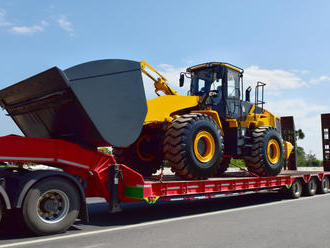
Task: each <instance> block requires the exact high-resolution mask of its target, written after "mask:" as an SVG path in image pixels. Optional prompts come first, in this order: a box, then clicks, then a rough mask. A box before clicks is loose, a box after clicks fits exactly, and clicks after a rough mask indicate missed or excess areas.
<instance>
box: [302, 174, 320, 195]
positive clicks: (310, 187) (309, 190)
mask: <svg viewBox="0 0 330 248" xmlns="http://www.w3.org/2000/svg"><path fill="white" fill-rule="evenodd" d="M316 191H317V182H316V178H314V177H312V178H311V179H310V180H309V181H308V183H304V188H303V193H304V195H306V196H313V195H315V194H316Z"/></svg>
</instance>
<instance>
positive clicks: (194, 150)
mask: <svg viewBox="0 0 330 248" xmlns="http://www.w3.org/2000/svg"><path fill="white" fill-rule="evenodd" d="M163 151H164V154H165V159H166V160H167V161H168V163H169V165H170V166H171V168H172V170H173V171H174V172H175V173H176V175H178V176H180V177H182V178H184V179H205V178H208V177H212V176H216V175H217V172H218V169H219V167H220V166H221V162H222V155H223V138H222V135H221V132H220V129H219V126H218V125H217V123H216V122H215V121H214V120H213V119H212V118H211V117H210V116H208V115H203V114H185V115H182V116H180V117H178V118H176V119H175V120H174V121H173V122H172V124H171V125H170V126H169V127H168V129H167V131H166V133H165V140H164V150H163Z"/></svg>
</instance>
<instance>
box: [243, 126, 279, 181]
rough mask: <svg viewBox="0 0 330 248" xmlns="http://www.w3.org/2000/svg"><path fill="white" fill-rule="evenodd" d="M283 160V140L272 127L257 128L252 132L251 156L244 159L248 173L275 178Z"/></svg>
mask: <svg viewBox="0 0 330 248" xmlns="http://www.w3.org/2000/svg"><path fill="white" fill-rule="evenodd" d="M283 160H284V145H283V139H282V137H281V135H280V134H279V132H278V131H277V130H276V129H275V128H273V127H266V126H262V127H258V128H256V129H254V130H253V132H252V149H251V156H249V157H246V158H245V162H246V166H247V168H248V170H249V171H251V172H253V173H255V174H257V175H259V176H276V175H278V174H279V173H280V171H281V169H282V166H283Z"/></svg>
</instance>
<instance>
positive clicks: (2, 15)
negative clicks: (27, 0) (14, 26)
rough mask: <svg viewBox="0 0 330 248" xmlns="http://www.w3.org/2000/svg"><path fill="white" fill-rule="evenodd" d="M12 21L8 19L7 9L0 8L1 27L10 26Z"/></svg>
mask: <svg viewBox="0 0 330 248" xmlns="http://www.w3.org/2000/svg"><path fill="white" fill-rule="evenodd" d="M10 25H11V22H9V21H7V20H6V11H5V10H4V9H0V27H1V26H3V27H5V26H10Z"/></svg>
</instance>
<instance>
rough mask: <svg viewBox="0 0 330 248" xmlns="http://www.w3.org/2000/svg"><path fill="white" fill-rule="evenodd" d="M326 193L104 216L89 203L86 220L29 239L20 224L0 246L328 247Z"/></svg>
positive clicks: (11, 226)
mask: <svg viewBox="0 0 330 248" xmlns="http://www.w3.org/2000/svg"><path fill="white" fill-rule="evenodd" d="M329 206H330V194H327V195H317V196H314V197H302V198H300V199H298V200H283V199H282V198H280V197H278V196H277V194H273V193H267V194H256V195H249V196H238V197H232V198H226V199H217V200H208V201H197V202H189V203H180V204H178V203H176V204H166V205H155V206H152V207H145V206H135V207H129V208H127V209H126V210H125V211H124V212H122V213H118V214H115V215H113V214H109V213H107V205H106V204H105V203H100V202H95V201H94V202H91V203H90V204H89V212H90V216H91V222H90V223H89V224H83V223H80V222H76V223H75V226H74V227H72V228H71V229H70V230H69V231H68V232H66V233H65V234H59V235H53V236H44V237H33V236H30V235H29V234H27V233H24V231H23V230H21V229H20V223H7V224H6V229H7V231H4V230H3V229H2V231H0V247H57V248H58V247H70V248H72V247H80V248H85V247H86V248H87V247H88V248H93V247H121V248H125V247H143V248H148V247H153V248H154V247H167V248H168V247H171V248H174V247H217V248H218V247H253V248H255V247H277V248H278V247H281V248H282V247H329V243H330V232H329V230H330V223H329V220H330V211H329V209H330V208H329Z"/></svg>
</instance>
